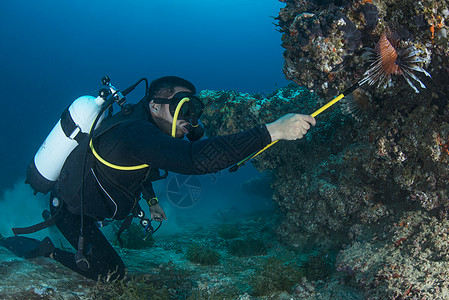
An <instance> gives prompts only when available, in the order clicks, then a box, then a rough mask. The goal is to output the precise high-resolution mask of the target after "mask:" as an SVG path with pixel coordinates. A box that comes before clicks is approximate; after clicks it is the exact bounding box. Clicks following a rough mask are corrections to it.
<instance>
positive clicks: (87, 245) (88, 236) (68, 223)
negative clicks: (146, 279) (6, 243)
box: [50, 204, 125, 280]
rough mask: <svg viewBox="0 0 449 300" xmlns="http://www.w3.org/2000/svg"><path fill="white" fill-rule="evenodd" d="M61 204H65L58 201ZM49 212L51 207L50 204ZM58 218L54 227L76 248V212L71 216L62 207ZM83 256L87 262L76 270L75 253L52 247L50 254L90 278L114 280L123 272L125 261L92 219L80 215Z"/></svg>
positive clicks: (78, 219) (78, 221) (77, 219)
mask: <svg viewBox="0 0 449 300" xmlns="http://www.w3.org/2000/svg"><path fill="white" fill-rule="evenodd" d="M60 205H64V206H65V204H60ZM51 208H52V213H54V211H55V208H54V207H53V206H51ZM60 213H61V214H62V216H61V217H59V218H58V220H57V221H56V223H55V224H56V227H57V228H58V229H59V231H60V232H61V233H62V234H63V235H64V237H65V238H66V239H67V240H68V241H69V243H70V244H71V245H72V246H73V247H74V248H75V249H77V247H78V239H79V234H80V226H81V219H80V216H79V215H74V214H72V213H70V212H69V211H67V209H66V208H65V207H62V211H61V212H60ZM84 249H85V253H84V255H85V256H86V258H87V261H88V262H89V268H88V270H87V271H85V270H82V269H80V268H79V267H78V266H77V264H76V262H75V254H74V253H71V252H68V251H64V250H61V249H57V248H55V249H54V250H53V253H52V254H51V255H50V257H51V258H53V259H55V260H56V261H58V262H59V263H61V264H63V265H64V266H66V267H68V268H70V269H71V270H73V271H75V272H77V273H79V274H81V275H83V276H85V277H88V278H90V279H93V280H98V279H99V278H101V279H102V280H114V279H118V278H123V277H124V275H125V264H124V263H123V261H122V259H121V258H120V256H119V255H118V254H117V252H116V251H115V250H114V248H113V247H112V246H111V244H110V243H109V242H108V240H107V239H106V237H105V236H104V235H103V233H102V232H101V231H100V229H99V228H98V226H97V224H96V222H95V221H94V220H93V219H92V218H89V217H87V216H85V217H84Z"/></svg>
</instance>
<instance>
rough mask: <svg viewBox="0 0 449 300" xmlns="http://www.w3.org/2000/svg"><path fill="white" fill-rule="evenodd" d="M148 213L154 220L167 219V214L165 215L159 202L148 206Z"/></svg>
mask: <svg viewBox="0 0 449 300" xmlns="http://www.w3.org/2000/svg"><path fill="white" fill-rule="evenodd" d="M150 214H151V220H154V221H156V222H162V220H167V216H166V215H165V212H164V210H163V209H162V206H160V205H159V203H158V204H155V205H152V206H150Z"/></svg>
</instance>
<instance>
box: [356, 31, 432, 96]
mask: <svg viewBox="0 0 449 300" xmlns="http://www.w3.org/2000/svg"><path fill="white" fill-rule="evenodd" d="M367 50H368V51H367V52H366V53H365V54H364V55H363V57H364V58H365V59H366V60H367V61H368V62H371V65H370V68H369V69H368V70H367V71H366V72H365V73H364V78H363V79H362V80H361V81H360V82H359V84H360V85H362V84H364V83H368V84H369V85H376V84H377V87H382V88H386V87H387V86H388V85H389V84H391V80H392V79H391V75H397V76H399V75H402V76H403V77H404V79H405V81H406V82H407V83H408V84H409V85H410V86H411V87H412V88H413V90H414V91H415V92H416V93H419V90H418V89H417V88H416V87H415V85H414V84H413V81H416V82H417V83H419V85H420V86H421V88H423V89H424V88H426V86H425V85H424V84H423V83H422V81H421V80H420V79H419V78H418V77H417V76H416V75H415V74H414V71H417V72H421V73H424V74H425V75H426V76H429V77H430V74H429V73H428V72H427V71H426V70H424V69H423V68H422V67H421V66H420V64H421V63H422V62H424V59H422V58H421V57H420V56H419V54H420V51H418V50H417V49H415V47H414V46H409V47H407V48H404V49H401V48H399V46H398V42H397V41H396V40H395V39H394V38H391V37H389V36H388V35H387V33H385V32H384V33H382V34H381V36H380V39H379V41H378V42H377V44H376V46H375V48H374V49H370V48H367Z"/></svg>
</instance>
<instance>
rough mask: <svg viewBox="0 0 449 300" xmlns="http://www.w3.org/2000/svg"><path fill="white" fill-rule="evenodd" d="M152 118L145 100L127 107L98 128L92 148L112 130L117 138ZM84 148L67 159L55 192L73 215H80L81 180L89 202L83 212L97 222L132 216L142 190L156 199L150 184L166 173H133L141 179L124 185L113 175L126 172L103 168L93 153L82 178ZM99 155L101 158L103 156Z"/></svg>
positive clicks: (88, 155)
mask: <svg viewBox="0 0 449 300" xmlns="http://www.w3.org/2000/svg"><path fill="white" fill-rule="evenodd" d="M149 118H150V117H149V115H148V112H147V109H146V108H145V101H141V102H139V103H137V104H135V105H126V106H124V107H123V108H122V110H121V111H120V112H118V113H117V114H115V115H113V116H110V117H108V118H105V119H104V120H103V122H102V124H101V125H100V126H99V128H97V129H96V130H95V131H94V133H93V134H92V140H91V141H92V143H91V145H92V147H93V148H94V147H95V141H96V140H98V139H99V138H101V137H102V136H103V135H104V134H107V133H109V132H110V131H111V130H113V129H114V130H116V131H117V134H116V136H117V137H120V136H121V134H122V132H123V131H124V130H126V128H127V127H128V126H129V125H131V124H132V123H134V122H137V121H142V120H144V121H150V119H149ZM118 126H120V127H118ZM83 142H84V141H83ZM89 142H90V141H89ZM114 142H115V143H119V142H120V140H119V139H116V140H115V141H114ZM114 146H115V145H113V144H111V145H109V148H111V149H113V148H114ZM82 149H85V147H84V145H83V147H79V148H77V149H75V150H74V151H73V152H72V153H71V154H70V156H69V157H68V158H67V161H66V163H65V164H64V167H63V168H62V172H61V175H60V178H59V180H58V182H57V183H56V184H55V190H54V192H55V194H56V195H58V197H60V199H61V200H62V201H64V202H65V203H66V204H67V206H68V207H69V210H70V211H71V212H73V213H79V211H80V197H81V195H80V187H81V184H82V182H80V181H84V195H85V199H86V200H85V201H84V211H85V214H86V215H88V216H91V217H94V218H97V219H103V218H109V219H118V220H121V219H124V218H125V217H126V216H127V215H129V213H130V212H131V210H132V208H133V207H134V206H135V205H136V203H137V201H138V200H139V199H140V195H141V192H142V188H143V189H144V191H143V194H144V198H148V197H155V195H154V191H153V189H152V186H151V182H152V181H155V180H158V179H162V178H165V177H166V174H164V175H163V176H161V175H160V173H159V169H154V168H151V167H149V166H147V167H145V168H140V169H137V170H133V171H132V172H133V175H134V176H133V177H136V178H138V179H136V180H135V182H133V183H131V184H129V185H128V186H125V185H123V184H122V183H121V182H119V181H118V180H116V179H115V178H114V176H113V175H112V174H111V173H112V172H127V171H121V170H118V171H116V170H111V167H110V166H107V165H104V164H103V163H101V162H100V161H99V160H98V159H97V158H96V157H94V155H93V154H92V151H90V150H89V151H88V152H87V155H86V160H85V167H84V169H85V170H86V171H85V174H84V177H83V174H81V172H82V171H81V169H82V168H81V166H80V161H81V160H80V159H81V157H83V155H85V154H84V153H83V151H82ZM94 149H95V148H94ZM99 155H100V156H101V153H100V154H99ZM127 173H128V172H127ZM136 173H137V174H136ZM80 178H83V180H80ZM148 191H149V192H148ZM90 199H95V201H90ZM100 199H101V200H102V201H101V200H100Z"/></svg>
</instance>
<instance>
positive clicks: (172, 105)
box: [153, 92, 204, 122]
mask: <svg viewBox="0 0 449 300" xmlns="http://www.w3.org/2000/svg"><path fill="white" fill-rule="evenodd" d="M186 98H187V99H188V101H187V100H184V99H186ZM153 101H154V103H159V104H169V110H170V114H171V115H172V116H173V117H174V116H175V112H176V108H177V107H178V106H179V104H181V103H180V102H181V101H184V102H183V103H182V104H181V106H180V107H179V108H178V110H179V113H178V116H177V118H178V120H190V121H191V122H192V121H193V122H198V119H199V118H200V117H201V114H202V113H203V108H204V104H203V102H201V100H200V99H198V97H196V96H194V95H193V94H192V93H190V92H178V93H176V94H175V95H174V96H173V97H172V98H170V99H166V98H153Z"/></svg>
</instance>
